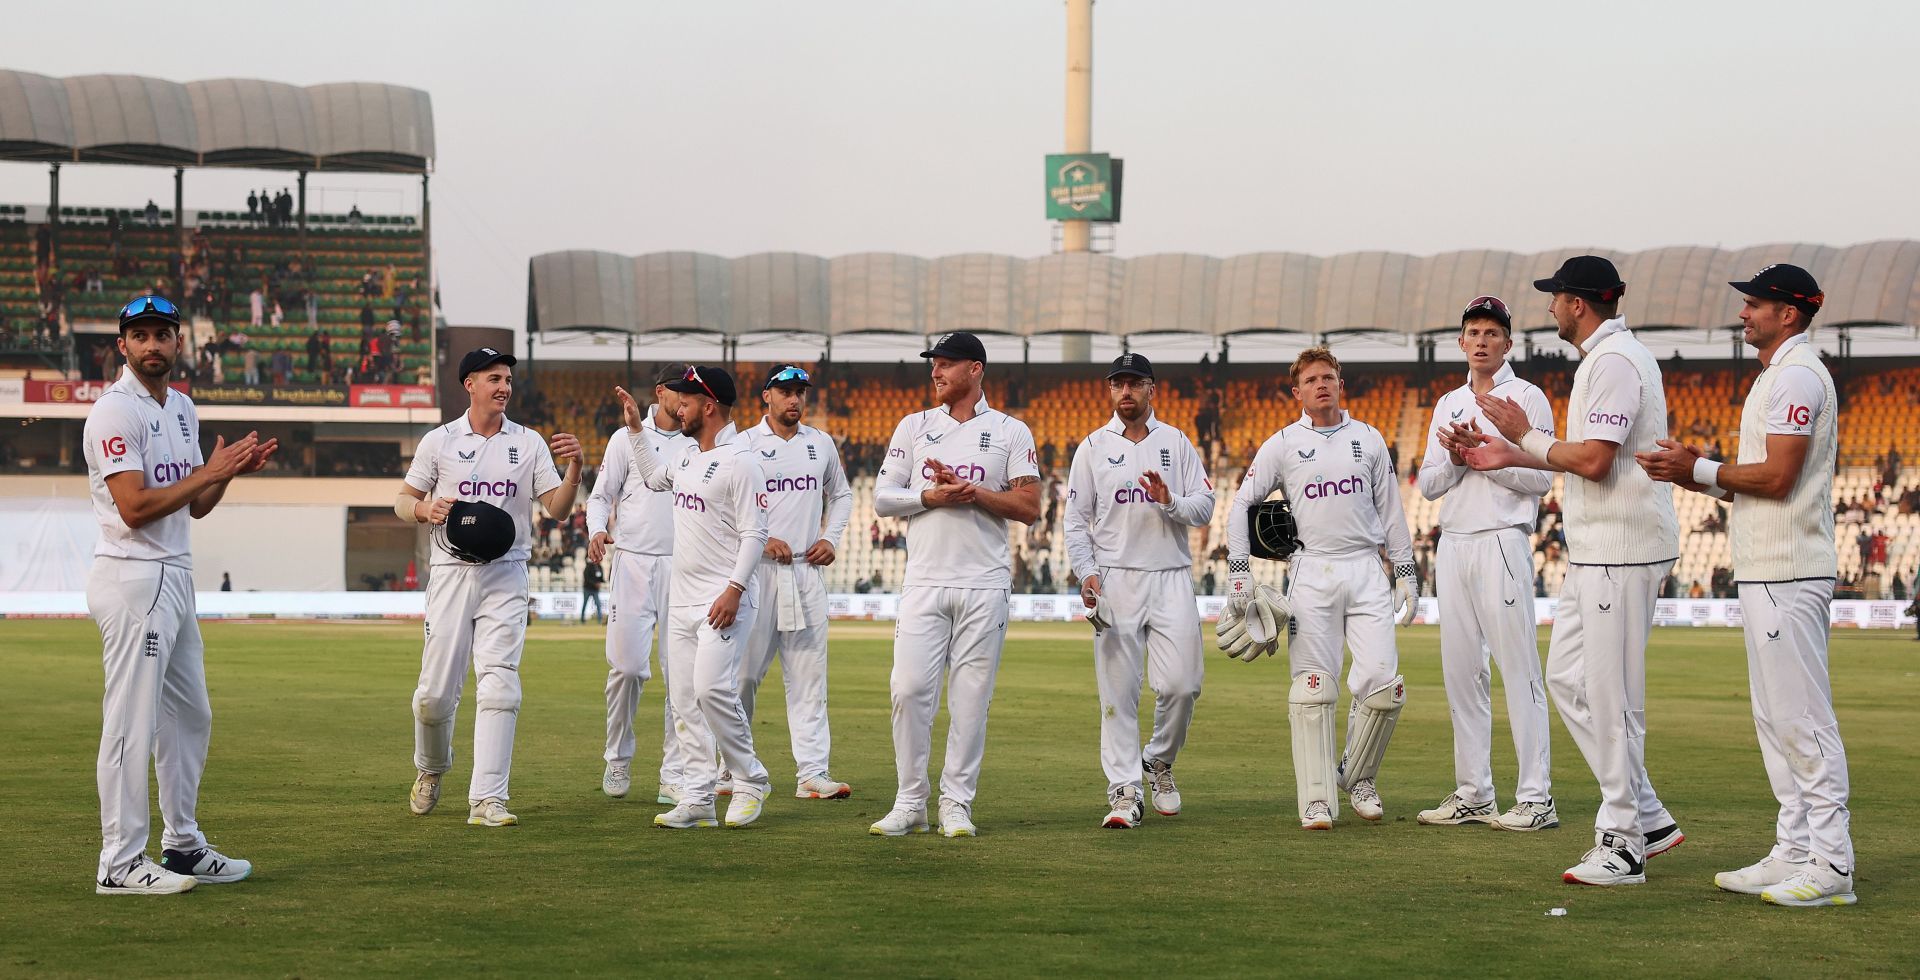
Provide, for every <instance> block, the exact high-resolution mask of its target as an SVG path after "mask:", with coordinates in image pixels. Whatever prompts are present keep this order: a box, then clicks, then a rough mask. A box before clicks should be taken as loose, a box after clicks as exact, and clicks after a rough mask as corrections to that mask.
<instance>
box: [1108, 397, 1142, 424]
mask: <svg viewBox="0 0 1920 980" xmlns="http://www.w3.org/2000/svg"><path fill="white" fill-rule="evenodd" d="M1113 411H1114V414H1116V415H1118V416H1120V420H1121V421H1123V422H1138V421H1140V420H1141V419H1142V418H1143V417H1145V416H1146V414H1147V403H1146V402H1138V401H1137V402H1134V403H1133V404H1131V405H1129V404H1127V403H1125V402H1122V403H1120V404H1118V405H1115V406H1114V407H1113Z"/></svg>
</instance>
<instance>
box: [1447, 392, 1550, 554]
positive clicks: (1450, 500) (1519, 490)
mask: <svg viewBox="0 0 1920 980" xmlns="http://www.w3.org/2000/svg"><path fill="white" fill-rule="evenodd" d="M1487 393H1488V394H1490V395H1492V396H1493V397H1495V398H1511V399H1513V400H1514V401H1515V402H1516V403H1518V404H1519V406H1520V407H1521V408H1523V409H1525V410H1526V413H1527V424H1528V425H1530V426H1532V427H1533V428H1535V429H1537V430H1539V431H1541V432H1544V433H1546V434H1547V435H1553V434H1554V431H1555V430H1554V427H1553V403H1552V402H1551V401H1548V400H1547V393H1546V392H1544V391H1541V390H1540V388H1539V387H1538V386H1536V385H1534V384H1532V383H1531V382H1528V381H1523V380H1521V379H1520V378H1518V377H1515V376H1514V373H1513V366H1512V365H1511V364H1506V363H1504V362H1503V363H1502V364H1501V365H1500V370H1499V371H1497V372H1495V373H1494V375H1493V387H1492V388H1490V389H1488V391H1487ZM1476 421H1477V422H1479V423H1480V431H1482V432H1485V433H1488V434H1489V435H1493V436H1494V437H1495V438H1498V437H1499V430H1497V429H1495V428H1494V427H1493V424H1492V423H1490V422H1488V421H1487V420H1486V419H1485V418H1484V417H1483V416H1482V415H1481V414H1480V404H1479V403H1478V402H1476V401H1475V400H1474V395H1473V376H1472V375H1471V374H1469V375H1468V376H1467V383H1466V384H1463V385H1461V386H1460V387H1458V388H1455V389H1453V390H1452V391H1449V392H1447V393H1446V394H1444V395H1441V396H1440V401H1439V402H1438V403H1437V404H1435V405H1434V406H1433V421H1431V422H1429V423H1428V424H1427V453H1426V455H1425V456H1422V457H1421V459H1420V495H1421V496H1423V497H1425V498H1427V499H1428V500H1436V499H1438V498H1439V497H1440V496H1441V495H1443V494H1444V495H1445V496H1446V498H1447V499H1446V500H1444V501H1442V502H1441V504H1440V530H1441V532H1442V533H1446V534H1473V533H1476V532H1479V531H1492V530H1496V529H1498V528H1503V527H1518V528H1523V529H1525V530H1527V531H1532V530H1533V525H1534V521H1535V520H1536V519H1538V517H1539V516H1540V498H1541V496H1542V495H1544V494H1545V493H1546V492H1547V491H1548V490H1551V489H1553V474H1552V473H1549V472H1547V471H1545V470H1536V469H1530V468H1527V467H1523V466H1515V467H1511V468H1509V469H1504V470H1487V471H1484V472H1483V471H1480V470H1476V469H1474V468H1473V467H1471V466H1455V465H1453V457H1452V456H1451V455H1450V454H1448V452H1447V451H1446V450H1445V449H1444V448H1441V446H1440V431H1441V429H1442V428H1443V427H1445V426H1448V425H1454V424H1458V425H1466V424H1467V423H1468V422H1476Z"/></svg>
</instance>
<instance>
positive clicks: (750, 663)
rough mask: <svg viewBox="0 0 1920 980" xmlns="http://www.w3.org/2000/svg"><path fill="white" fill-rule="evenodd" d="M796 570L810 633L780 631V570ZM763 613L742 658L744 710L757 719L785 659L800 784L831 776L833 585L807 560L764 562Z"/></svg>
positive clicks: (757, 580) (759, 598)
mask: <svg viewBox="0 0 1920 980" xmlns="http://www.w3.org/2000/svg"><path fill="white" fill-rule="evenodd" d="M783 567H790V568H792V569H793V578H794V585H795V586H796V587H797V589H796V591H798V593H799V596H800V606H801V609H802V610H804V613H805V618H806V622H807V623H809V624H810V625H808V626H807V627H806V628H805V629H798V630H788V631H786V632H781V631H780V629H779V619H780V616H779V608H780V582H779V576H780V574H781V572H780V569H781V568H783ZM753 591H754V592H755V594H756V596H755V597H756V605H757V606H758V607H759V611H758V613H757V614H756V615H755V616H754V619H753V629H752V630H751V631H750V632H749V633H748V634H747V652H746V656H744V657H742V658H741V660H740V706H741V707H742V708H744V709H745V710H746V712H747V720H748V721H752V720H753V704H754V698H755V696H756V695H757V694H758V693H759V691H760V683H761V682H762V681H764V680H766V679H767V671H768V670H769V669H771V668H772V667H773V661H774V660H775V658H778V659H779V661H780V677H781V679H782V680H783V681H784V682H785V684H786V687H787V737H788V740H789V741H791V742H792V743H793V769H794V779H795V781H796V782H805V781H806V780H808V779H810V778H812V777H814V776H825V775H826V774H827V773H828V772H829V771H830V769H831V767H830V766H829V764H828V756H830V755H831V754H832V752H833V733H832V732H831V731H830V730H829V729H828V727H827V583H826V579H825V578H823V577H822V576H821V574H820V570H819V569H817V568H814V567H813V566H811V565H808V564H807V563H806V562H799V561H797V562H794V563H793V564H792V565H791V566H782V565H778V564H776V563H774V562H770V561H763V562H761V563H760V570H759V572H758V573H756V574H755V575H754V577H753Z"/></svg>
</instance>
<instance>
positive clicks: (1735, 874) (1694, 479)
mask: <svg viewBox="0 0 1920 980" xmlns="http://www.w3.org/2000/svg"><path fill="white" fill-rule="evenodd" d="M1728 285H1731V286H1732V287H1733V288H1734V289H1736V290H1739V291H1740V292H1741V293H1743V294H1745V295H1746V302H1745V305H1744V306H1743V308H1742V309H1741V311H1740V322H1741V324H1742V327H1743V333H1744V335H1745V337H1744V339H1745V340H1746V342H1747V343H1748V344H1750V345H1752V346H1753V347H1754V348H1755V349H1756V350H1758V351H1759V354H1760V363H1761V364H1762V365H1763V367H1762V369H1761V371H1760V376H1759V377H1758V378H1755V379H1754V382H1753V388H1752V390H1751V391H1749V392H1748V393H1747V399H1746V402H1745V403H1744V405H1743V406H1742V407H1741V410H1740V454H1739V456H1738V459H1737V461H1736V462H1734V463H1732V464H1728V465H1724V466H1723V465H1721V464H1719V463H1716V462H1714V461H1712V460H1710V459H1706V458H1704V454H1703V453H1701V451H1700V450H1699V449H1697V448H1694V447H1692V446H1684V445H1681V444H1680V443H1678V442H1674V441H1671V440H1666V439H1663V440H1661V441H1660V448H1659V449H1658V450H1656V451H1650V452H1642V453H1640V454H1639V460H1640V465H1641V466H1643V467H1644V468H1645V469H1646V471H1647V473H1648V474H1649V475H1650V476H1652V477H1653V478H1654V479H1656V480H1668V481H1671V482H1673V483H1676V484H1678V485H1680V486H1683V487H1685V488H1686V489H1688V490H1694V491H1697V492H1700V493H1706V494H1709V495H1711V496H1714V497H1719V498H1721V499H1725V498H1727V497H1732V498H1733V513H1732V515H1731V517H1730V519H1729V521H1728V524H1729V527H1730V533H1731V538H1732V545H1733V573H1734V580H1735V581H1736V582H1737V583H1738V585H1739V588H1740V613H1741V619H1742V620H1743V621H1744V627H1745V632H1746V637H1747V680H1748V683H1749V685H1750V686H1751V688H1752V692H1753V722H1754V728H1755V729H1757V730H1758V732H1759V737H1760V759H1761V761H1762V762H1763V763H1764V764H1765V766H1766V770H1767V781H1768V782H1769V783H1770V784H1772V787H1773V795H1774V798H1775V799H1777V800H1779V801H1780V812H1779V817H1778V819H1777V820H1776V822H1775V824H1774V844H1773V850H1772V851H1771V852H1770V853H1769V854H1768V855H1767V856H1766V857H1764V858H1762V859H1760V861H1759V862H1758V863H1755V864H1751V865H1748V866H1747V867H1744V868H1741V869H1739V870H1737V871H1723V872H1721V873H1719V874H1717V875H1715V876H1714V878H1713V882H1714V884H1716V885H1718V886H1720V887H1721V888H1723V889H1725V890H1727V891H1730V892H1739V893H1741V894H1746V895H1759V896H1760V898H1761V899H1762V900H1763V901H1767V902H1771V903H1773V904H1775V905H1795V906H1818V905H1852V904H1853V903H1854V901H1855V899H1854V894H1853V839H1852V836H1851V834H1850V832H1849V823H1850V819H1851V818H1850V815H1849V813H1848V811H1847V796H1848V782H1847V751H1846V747H1845V746H1844V745H1842V744H1841V742H1840V722H1839V720H1838V719H1837V718H1836V717H1835V716H1834V711H1833V690H1832V687H1831V686H1830V684H1829V683H1828V679H1827V625H1828V624H1827V606H1828V604H1829V603H1830V602H1831V601H1832V600H1833V586H1834V578H1835V576H1836V575H1837V574H1838V570H1839V554H1838V552H1837V551H1836V550H1835V545H1834V535H1833V508H1832V506H1831V503H1830V502H1831V501H1832V499H1833V471H1834V459H1835V456H1836V453H1837V451H1838V442H1839V436H1838V422H1837V414H1838V411H1839V402H1838V399H1837V398H1836V397H1835V392H1834V387H1833V377H1832V376H1831V375H1830V374H1828V373H1827V367H1826V365H1825V364H1822V363H1821V362H1820V355H1819V354H1818V353H1817V352H1816V351H1815V350H1814V349H1813V345H1812V344H1809V343H1808V342H1807V328H1808V327H1809V326H1810V325H1811V324H1812V322H1813V318H1814V315H1815V314H1817V313H1819V312H1820V306H1821V304H1822V303H1823V302H1824V301H1825V298H1826V297H1825V296H1824V295H1823V294H1822V293H1821V292H1820V284H1819V283H1817V282H1815V281H1814V278H1813V276H1812V274H1811V273H1809V272H1807V271H1806V270H1805V269H1802V268H1800V267H1798V266H1793V265H1784V264H1783V265H1770V266H1767V267H1766V268H1764V269H1761V270H1760V272H1759V274H1758V275H1756V276H1754V277H1753V278H1752V279H1751V280H1748V281H1747V282H1735V283H1729V284H1728Z"/></svg>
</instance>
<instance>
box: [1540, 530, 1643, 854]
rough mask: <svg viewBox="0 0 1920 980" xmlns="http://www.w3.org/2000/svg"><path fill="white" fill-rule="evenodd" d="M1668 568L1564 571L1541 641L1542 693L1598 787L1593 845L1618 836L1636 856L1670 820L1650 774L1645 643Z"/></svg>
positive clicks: (1574, 568)
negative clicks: (1548, 695)
mask: <svg viewBox="0 0 1920 980" xmlns="http://www.w3.org/2000/svg"><path fill="white" fill-rule="evenodd" d="M1672 567H1673V563H1672V562H1670V561H1668V562H1658V563H1656V564H1652V565H1568V566H1567V577H1566V580H1565V581H1563V582H1562V583H1561V585H1560V599H1559V601H1558V602H1557V603H1556V604H1555V605H1554V612H1553V634H1552V637H1551V638H1550V639H1549V640H1548V641H1547V689H1548V690H1550V691H1552V692H1553V703H1554V706H1555V707H1557V708H1559V709H1560V720H1561V721H1564V722H1566V725H1567V731H1568V732H1569V733H1571V734H1572V735H1573V743H1574V744H1575V745H1577V746H1579V747H1580V754H1581V755H1583V756H1585V757H1586V760H1587V766H1588V767H1589V768H1591V769H1592V770H1593V777H1594V779H1595V780H1597V781H1598V782H1599V783H1600V810H1599V812H1597V813H1595V814H1594V817H1593V828H1594V839H1595V840H1596V841H1597V840H1599V838H1600V835H1602V834H1617V835H1619V836H1620V837H1623V838H1625V839H1626V841H1627V843H1628V846H1629V847H1630V848H1631V849H1632V851H1633V853H1634V856H1635V857H1636V858H1638V857H1640V856H1641V855H1643V854H1645V852H1646V832H1647V831H1649V830H1658V829H1660V828H1661V827H1664V826H1666V825H1668V824H1670V823H1673V817H1672V815H1670V814H1668V813H1667V808H1666V807H1664V806H1662V805H1661V804H1660V797H1659V796H1657V795H1655V794H1654V791H1653V781H1652V780H1651V779H1650V778H1648V776H1647V637H1648V635H1649V634H1651V633H1652V632H1653V603H1654V598H1655V596H1656V595H1657V594H1658V592H1659V590H1660V580H1661V579H1663V578H1665V577H1666V574H1667V572H1668V570H1669V569H1671V568H1672Z"/></svg>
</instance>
